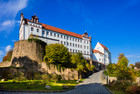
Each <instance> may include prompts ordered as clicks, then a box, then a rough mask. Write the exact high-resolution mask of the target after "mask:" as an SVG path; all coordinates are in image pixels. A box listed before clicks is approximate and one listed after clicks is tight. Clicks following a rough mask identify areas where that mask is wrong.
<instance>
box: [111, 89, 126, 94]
mask: <svg viewBox="0 0 140 94" xmlns="http://www.w3.org/2000/svg"><path fill="white" fill-rule="evenodd" d="M111 91H112V92H113V93H114V94H126V93H125V92H122V91H114V90H111Z"/></svg>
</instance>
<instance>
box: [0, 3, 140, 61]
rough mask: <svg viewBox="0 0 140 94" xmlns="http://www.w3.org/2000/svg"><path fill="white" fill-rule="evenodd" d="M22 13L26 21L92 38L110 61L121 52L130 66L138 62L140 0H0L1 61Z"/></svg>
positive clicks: (13, 36) (139, 57)
mask: <svg viewBox="0 0 140 94" xmlns="http://www.w3.org/2000/svg"><path fill="white" fill-rule="evenodd" d="M21 11H22V12H23V14H24V17H25V18H29V19H31V16H32V15H34V14H36V15H37V16H38V17H39V21H40V22H42V23H45V24H48V25H52V26H55V27H59V28H62V29H65V30H68V31H72V32H75V33H78V34H83V33H84V32H85V30H86V31H87V32H88V34H89V35H91V36H92V47H93V48H94V47H95V45H96V43H97V42H98V41H99V42H100V43H102V44H104V45H105V46H107V47H108V48H109V50H110V51H111V53H112V62H117V57H118V54H120V53H124V54H125V56H126V57H127V58H128V59H129V61H130V63H133V64H134V63H135V62H137V61H140V0H30V1H29V0H1V1H0V62H1V61H2V57H3V56H4V55H5V54H6V52H7V51H8V50H10V49H12V48H13V47H14V42H15V41H18V34H19V25H20V24H19V20H20V13H21Z"/></svg>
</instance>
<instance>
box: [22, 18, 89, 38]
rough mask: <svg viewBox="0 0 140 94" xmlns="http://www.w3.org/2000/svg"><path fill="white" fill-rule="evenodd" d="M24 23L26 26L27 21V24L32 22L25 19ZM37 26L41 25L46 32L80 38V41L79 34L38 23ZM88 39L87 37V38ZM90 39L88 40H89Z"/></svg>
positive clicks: (80, 36)
mask: <svg viewBox="0 0 140 94" xmlns="http://www.w3.org/2000/svg"><path fill="white" fill-rule="evenodd" d="M24 20H25V23H26V24H27V23H28V21H29V22H32V21H31V20H29V19H25V18H24ZM38 24H41V25H42V27H43V28H44V29H46V30H51V31H54V32H58V33H61V34H65V35H69V36H73V37H77V38H81V39H82V37H83V36H82V35H80V34H77V33H73V32H70V31H67V30H64V29H60V28H57V27H53V26H50V25H46V24H43V23H38ZM88 38H89V37H88ZM89 39H90V38H89Z"/></svg>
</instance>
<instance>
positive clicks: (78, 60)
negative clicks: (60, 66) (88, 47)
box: [71, 53, 95, 78]
mask: <svg viewBox="0 0 140 94" xmlns="http://www.w3.org/2000/svg"><path fill="white" fill-rule="evenodd" d="M71 63H72V65H73V68H75V69H76V70H77V71H78V72H79V73H81V72H82V71H83V72H87V71H93V69H94V68H95V66H94V65H90V64H89V63H87V61H86V60H85V59H84V57H83V55H82V53H77V54H73V55H72V56H71ZM80 78H81V77H80Z"/></svg>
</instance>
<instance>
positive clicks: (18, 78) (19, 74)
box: [14, 72, 26, 81]
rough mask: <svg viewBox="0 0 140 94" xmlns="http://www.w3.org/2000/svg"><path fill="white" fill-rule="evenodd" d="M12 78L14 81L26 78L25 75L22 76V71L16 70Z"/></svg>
mask: <svg viewBox="0 0 140 94" xmlns="http://www.w3.org/2000/svg"><path fill="white" fill-rule="evenodd" d="M14 80H15V81H23V80H26V77H25V76H24V73H22V72H18V73H16V74H15V78H14Z"/></svg>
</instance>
